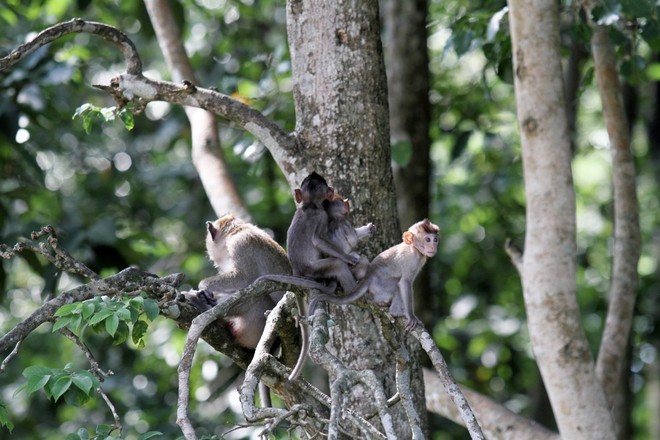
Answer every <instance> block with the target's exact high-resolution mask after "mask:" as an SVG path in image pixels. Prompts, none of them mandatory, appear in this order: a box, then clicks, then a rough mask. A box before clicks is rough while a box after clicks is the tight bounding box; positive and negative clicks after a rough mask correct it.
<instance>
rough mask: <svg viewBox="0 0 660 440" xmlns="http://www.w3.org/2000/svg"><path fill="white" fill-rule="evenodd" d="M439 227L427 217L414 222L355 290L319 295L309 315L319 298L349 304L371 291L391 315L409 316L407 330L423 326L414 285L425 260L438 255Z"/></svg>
mask: <svg viewBox="0 0 660 440" xmlns="http://www.w3.org/2000/svg"><path fill="white" fill-rule="evenodd" d="M439 230H440V228H439V227H438V226H436V225H434V224H433V223H431V222H430V221H429V220H428V219H424V220H422V221H420V222H417V223H415V224H414V225H412V226H411V227H410V228H409V229H408V230H407V231H406V232H404V233H403V236H402V238H403V241H402V242H401V243H399V244H397V245H395V246H392V247H391V248H389V249H386V250H385V251H383V252H381V253H380V254H379V255H378V256H377V257H376V258H374V260H373V261H372V262H371V264H370V265H369V270H368V273H367V276H366V277H365V279H364V280H363V281H362V282H361V283H360V286H359V287H358V290H357V291H356V292H355V293H353V294H352V295H347V296H343V297H337V296H334V295H327V294H323V295H319V296H317V297H316V298H314V299H313V300H312V301H311V302H310V304H309V310H308V315H309V316H311V315H313V313H314V310H315V308H316V303H317V302H318V301H327V302H331V303H333V304H349V303H351V302H353V301H355V300H357V299H358V298H360V297H362V296H363V295H364V294H365V293H369V296H368V297H369V298H370V299H372V300H373V301H375V302H376V303H377V304H379V305H381V306H389V309H390V314H391V315H392V316H397V317H399V316H401V317H405V318H407V319H408V322H407V324H406V329H407V330H412V329H414V328H415V327H417V326H418V325H421V321H420V320H419V319H418V318H417V316H415V314H414V313H413V291H412V284H413V281H414V280H415V277H416V276H417V274H418V273H419V271H420V270H421V269H422V267H423V266H424V264H425V263H426V260H427V259H428V258H430V257H432V256H434V255H435V254H436V252H437V250H438V231H439Z"/></svg>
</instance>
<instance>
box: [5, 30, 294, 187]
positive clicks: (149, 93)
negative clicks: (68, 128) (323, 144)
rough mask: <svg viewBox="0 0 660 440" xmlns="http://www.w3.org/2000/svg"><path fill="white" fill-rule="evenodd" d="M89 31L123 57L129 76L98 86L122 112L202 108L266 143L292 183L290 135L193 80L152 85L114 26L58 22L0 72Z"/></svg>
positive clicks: (16, 53) (130, 46)
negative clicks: (159, 105)
mask: <svg viewBox="0 0 660 440" xmlns="http://www.w3.org/2000/svg"><path fill="white" fill-rule="evenodd" d="M75 32H89V33H92V34H95V35H99V36H101V37H103V38H104V39H105V40H107V41H110V42H111V43H113V44H115V45H116V46H118V47H119V48H120V49H121V51H122V52H123V54H124V59H125V62H126V72H125V73H121V74H119V75H117V76H116V77H114V78H113V79H112V80H111V81H110V85H109V86H106V85H95V86H94V87H96V88H98V89H100V90H103V91H105V92H106V93H108V94H110V95H111V96H112V97H113V98H114V100H115V101H116V102H117V106H118V107H119V108H121V107H123V106H125V105H126V104H127V103H129V102H135V103H137V104H138V105H139V106H144V105H146V104H148V103H149V102H152V101H166V102H169V103H172V104H180V105H184V106H190V107H199V108H202V109H204V110H208V111H210V112H212V113H215V114H216V115H218V116H222V117H224V118H226V119H228V120H229V121H232V122H234V123H236V124H237V125H238V126H239V127H241V128H242V129H244V130H246V131H248V132H250V133H251V134H252V135H253V136H254V137H255V138H257V139H258V140H259V141H260V142H262V143H263V144H264V145H265V146H266V148H268V150H269V151H270V153H271V154H272V156H273V158H275V160H276V161H277V163H278V165H279V167H280V168H281V169H282V171H283V172H284V173H285V175H287V176H288V177H289V178H291V176H292V175H294V174H295V172H296V171H297V169H299V168H302V167H300V166H297V164H296V160H297V159H296V156H295V155H294V153H295V152H296V150H297V149H299V148H300V146H299V145H298V143H297V141H296V139H295V137H294V136H291V135H290V134H289V133H286V132H285V131H284V130H282V129H281V128H280V127H279V126H278V125H277V124H275V123H274V122H273V121H271V120H269V119H268V118H266V116H264V115H263V114H262V113H261V112H259V111H258V110H256V109H254V108H252V107H250V106H249V105H247V104H244V103H243V102H241V101H239V100H236V99H233V98H231V97H229V96H227V95H223V94H222V93H219V92H216V91H212V90H209V89H203V88H200V87H197V86H196V85H194V84H193V83H191V82H189V81H185V82H184V84H183V85H182V86H178V85H175V84H173V83H170V82H165V81H154V80H150V79H148V78H145V77H144V76H143V75H142V63H141V61H140V58H139V56H138V54H137V51H136V49H135V46H134V44H133V43H132V42H131V41H130V40H129V39H128V37H127V36H126V35H125V34H124V33H122V32H121V31H119V30H118V29H116V28H113V27H112V26H108V25H105V24H102V23H95V22H86V21H84V20H81V19H79V18H76V19H73V20H71V21H68V22H65V23H60V24H57V25H54V26H51V27H50V28H48V29H46V30H44V31H42V32H41V33H40V34H39V35H37V37H35V38H34V39H33V40H32V41H30V42H28V43H25V44H22V45H21V46H19V47H18V48H16V49H15V50H14V51H12V52H11V53H10V54H9V55H7V56H6V57H4V58H2V59H0V72H1V71H3V70H6V69H7V68H9V67H11V66H13V65H14V64H16V63H17V62H18V61H20V60H21V59H22V58H24V57H25V56H27V55H28V54H30V53H32V52H34V51H35V50H36V49H37V48H39V47H41V46H43V45H45V44H48V43H50V42H51V41H54V40H56V39H58V38H60V37H62V36H64V35H67V34H70V33H75Z"/></svg>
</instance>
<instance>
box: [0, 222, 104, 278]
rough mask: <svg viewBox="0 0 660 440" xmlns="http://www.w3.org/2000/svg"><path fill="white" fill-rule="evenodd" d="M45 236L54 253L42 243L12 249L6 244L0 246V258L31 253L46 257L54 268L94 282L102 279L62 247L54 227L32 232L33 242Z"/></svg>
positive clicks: (28, 243)
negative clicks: (26, 252)
mask: <svg viewBox="0 0 660 440" xmlns="http://www.w3.org/2000/svg"><path fill="white" fill-rule="evenodd" d="M44 235H45V236H47V237H48V239H47V241H48V244H49V245H50V247H51V249H52V252H51V251H50V250H49V249H48V248H47V247H46V245H45V243H40V244H39V246H37V245H36V244H34V243H30V242H20V243H16V244H15V245H14V247H12V248H10V247H9V246H7V245H5V244H0V257H2V258H4V259H6V260H8V259H11V258H13V257H15V256H16V254H18V253H21V252H25V251H30V252H34V253H35V254H39V255H41V256H43V257H45V258H46V259H47V260H48V261H50V262H51V263H52V264H53V266H55V267H57V268H58V269H60V270H63V271H65V272H69V273H77V274H78V275H82V276H84V277H86V278H89V279H92V280H100V279H101V277H99V276H98V275H97V274H96V273H95V272H94V271H93V270H91V269H90V268H89V267H87V266H86V265H85V264H83V263H82V262H80V261H79V260H77V259H75V258H74V257H72V256H71V254H69V252H67V251H66V250H65V249H64V248H62V247H61V246H60V244H59V238H58V235H57V232H56V231H55V228H53V227H52V226H50V225H47V226H44V227H42V228H41V229H40V230H39V231H34V232H32V234H31V238H32V240H38V239H39V238H41V237H43V236H44Z"/></svg>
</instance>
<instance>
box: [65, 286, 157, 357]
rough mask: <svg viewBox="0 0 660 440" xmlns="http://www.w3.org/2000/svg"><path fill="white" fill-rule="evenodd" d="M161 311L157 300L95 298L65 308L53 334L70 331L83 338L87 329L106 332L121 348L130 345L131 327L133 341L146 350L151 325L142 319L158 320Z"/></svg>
mask: <svg viewBox="0 0 660 440" xmlns="http://www.w3.org/2000/svg"><path fill="white" fill-rule="evenodd" d="M159 312H160V309H159V308H158V303H157V301H156V300H154V299H150V298H143V297H141V296H136V297H133V298H130V299H126V300H119V299H117V298H100V297H99V298H94V299H91V300H88V301H83V302H77V303H72V304H65V305H63V306H62V307H60V308H59V309H58V310H57V312H55V316H56V317H57V318H58V319H57V321H56V322H55V324H54V325H53V331H57V330H59V329H61V328H64V327H67V328H68V329H69V330H71V331H73V332H74V333H77V334H79V335H82V334H83V333H84V331H85V329H86V328H87V327H92V329H93V330H95V331H97V332H100V331H103V330H105V331H106V332H107V333H108V334H109V335H110V336H112V338H113V339H114V344H115V345H119V344H121V343H123V342H125V341H126V339H127V338H128V334H129V324H130V326H132V332H131V339H132V341H133V343H134V344H135V345H136V346H137V347H138V348H144V336H145V334H146V332H147V329H148V328H149V324H148V323H147V322H146V321H145V320H143V319H140V317H141V316H142V315H145V316H146V317H147V319H148V320H149V321H153V320H154V319H156V317H157V316H158V313H159Z"/></svg>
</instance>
